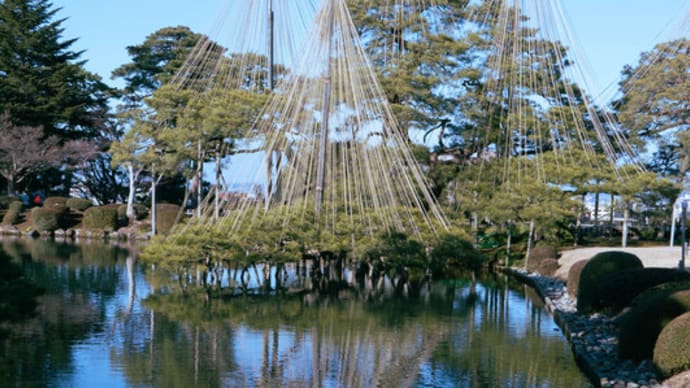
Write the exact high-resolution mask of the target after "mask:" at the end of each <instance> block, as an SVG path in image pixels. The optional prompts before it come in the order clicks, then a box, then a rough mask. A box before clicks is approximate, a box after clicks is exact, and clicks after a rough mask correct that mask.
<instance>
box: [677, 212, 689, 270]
mask: <svg viewBox="0 0 690 388" xmlns="http://www.w3.org/2000/svg"><path fill="white" fill-rule="evenodd" d="M680 208H681V210H682V211H681V213H680V236H681V237H680V238H681V242H682V245H681V246H682V248H681V249H682V251H681V252H680V264H679V267H680V269H681V270H685V252H686V251H687V249H688V247H687V242H686V241H685V230H686V229H687V227H686V219H687V218H686V217H687V212H688V201H686V200H683V202H681V203H680Z"/></svg>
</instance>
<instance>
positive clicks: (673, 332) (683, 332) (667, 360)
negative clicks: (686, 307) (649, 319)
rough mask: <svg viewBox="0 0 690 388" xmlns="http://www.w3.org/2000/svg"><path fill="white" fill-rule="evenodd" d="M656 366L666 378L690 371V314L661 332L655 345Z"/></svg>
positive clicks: (683, 315) (677, 319)
mask: <svg viewBox="0 0 690 388" xmlns="http://www.w3.org/2000/svg"><path fill="white" fill-rule="evenodd" d="M654 366H656V369H657V371H658V372H659V374H660V375H661V376H662V377H664V378H669V377H671V376H673V375H675V374H677V373H680V372H683V371H686V370H690V312H688V313H685V314H682V315H680V316H678V317H676V318H675V319H674V320H672V321H671V322H669V324H668V325H666V327H664V328H663V329H662V330H661V333H660V334H659V337H658V338H657V340H656V344H655V345H654Z"/></svg>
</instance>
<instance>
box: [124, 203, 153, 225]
mask: <svg viewBox="0 0 690 388" xmlns="http://www.w3.org/2000/svg"><path fill="white" fill-rule="evenodd" d="M148 215H149V208H147V207H146V206H144V205H142V204H140V203H135V204H134V217H135V219H136V220H137V221H141V220H143V219H145V218H146V217H148ZM117 218H118V219H119V220H120V223H121V225H127V224H128V223H129V219H128V218H127V204H122V205H119V206H118V207H117Z"/></svg>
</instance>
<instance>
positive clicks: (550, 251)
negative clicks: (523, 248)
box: [527, 245, 558, 272]
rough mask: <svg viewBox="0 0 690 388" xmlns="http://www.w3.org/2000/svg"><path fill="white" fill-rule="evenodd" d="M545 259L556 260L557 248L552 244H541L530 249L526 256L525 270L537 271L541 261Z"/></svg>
mask: <svg viewBox="0 0 690 388" xmlns="http://www.w3.org/2000/svg"><path fill="white" fill-rule="evenodd" d="M546 259H554V260H558V250H556V247H554V246H552V245H543V246H539V247H536V248H534V249H532V251H531V252H530V253H529V257H528V258H527V270H528V271H529V272H539V268H540V267H541V262H542V261H543V260H546Z"/></svg>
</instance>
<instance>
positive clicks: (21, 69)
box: [0, 0, 111, 140]
mask: <svg viewBox="0 0 690 388" xmlns="http://www.w3.org/2000/svg"><path fill="white" fill-rule="evenodd" d="M58 11H59V8H53V6H52V4H51V3H50V2H49V1H48V0H4V1H2V2H0V112H7V113H9V114H10V116H11V117H12V120H13V121H14V123H15V124H16V125H25V126H32V127H42V128H43V129H44V136H52V135H56V136H58V137H59V138H61V139H63V140H74V139H83V138H89V137H94V136H96V135H97V134H98V132H99V128H100V127H101V126H102V123H103V122H104V120H105V117H106V114H107V99H108V98H109V96H110V92H111V90H110V89H109V88H108V87H107V86H106V85H105V84H103V83H102V82H101V80H100V77H98V76H97V75H95V74H92V73H89V72H88V71H86V70H85V69H84V67H83V66H84V63H85V61H81V60H80V59H79V58H80V56H81V54H82V52H76V51H73V50H71V49H70V47H71V46H72V45H73V44H74V42H75V41H76V39H68V40H64V39H63V38H62V34H63V32H64V29H63V28H62V27H61V24H62V22H63V21H64V19H59V20H55V15H56V13H57V12H58Z"/></svg>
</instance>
